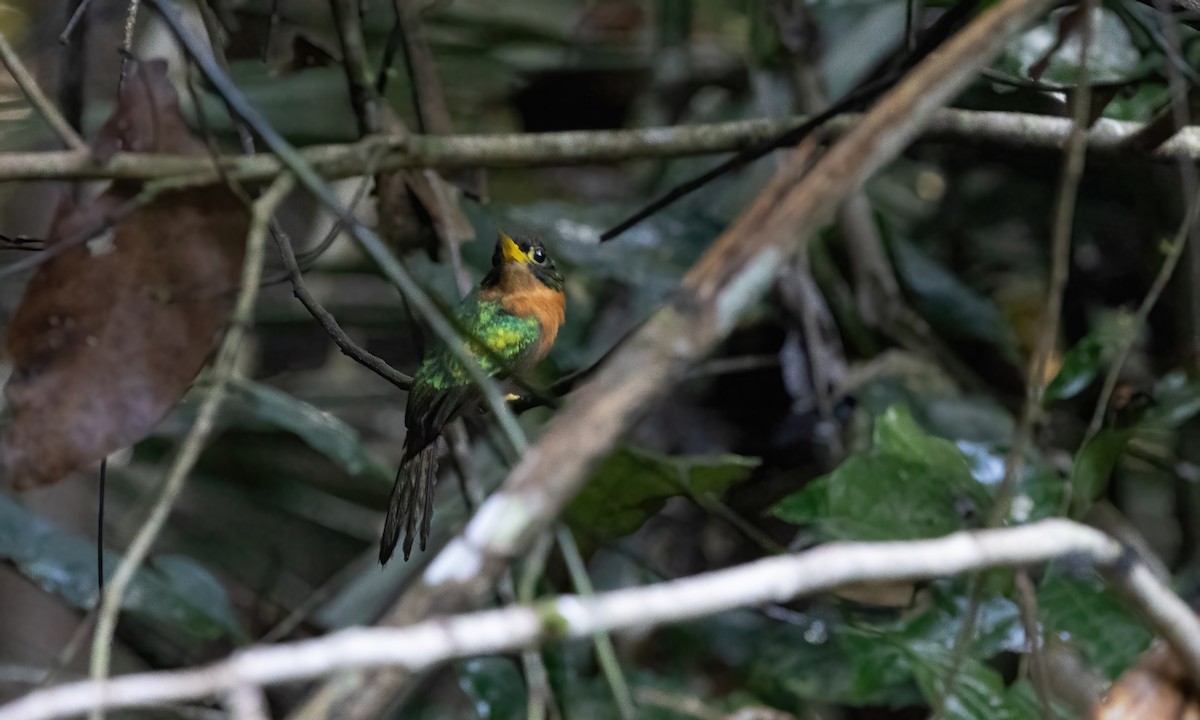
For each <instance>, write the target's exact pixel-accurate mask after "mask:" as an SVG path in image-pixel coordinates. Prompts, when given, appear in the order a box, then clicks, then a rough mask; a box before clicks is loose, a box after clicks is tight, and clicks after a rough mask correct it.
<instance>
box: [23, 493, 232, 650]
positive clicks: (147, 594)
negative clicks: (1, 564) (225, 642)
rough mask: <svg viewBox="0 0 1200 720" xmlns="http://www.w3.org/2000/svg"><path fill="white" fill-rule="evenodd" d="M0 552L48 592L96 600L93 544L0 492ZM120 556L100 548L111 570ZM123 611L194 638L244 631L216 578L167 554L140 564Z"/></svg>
mask: <svg viewBox="0 0 1200 720" xmlns="http://www.w3.org/2000/svg"><path fill="white" fill-rule="evenodd" d="M0 558H3V559H4V560H7V561H8V562H11V563H12V564H13V565H14V566H16V568H17V570H19V571H20V572H21V574H22V575H24V576H25V577H27V578H29V579H30V580H32V581H33V582H34V583H36V584H37V585H38V586H39V587H41V588H42V589H43V590H45V591H46V592H48V593H53V594H54V595H57V596H59V597H61V598H62V599H63V600H65V601H66V602H68V603H70V604H71V605H73V606H75V607H77V608H82V609H87V608H90V607H92V606H93V604H94V603H95V595H96V546H95V544H94V543H91V542H88V541H87V540H84V539H83V538H80V537H76V536H75V535H71V534H69V533H66V532H64V531H62V530H60V529H59V528H58V527H56V526H55V525H53V524H52V523H50V522H48V521H47V520H44V519H42V518H40V517H38V516H37V515H34V514H33V513H31V512H30V511H29V510H27V509H26V508H24V507H22V506H20V505H18V504H16V503H15V502H13V501H12V500H11V499H9V498H8V497H6V496H3V495H0ZM120 562H121V558H120V556H118V555H116V554H115V553H111V552H108V551H107V550H106V551H105V553H104V567H105V569H106V571H107V572H109V573H111V572H113V570H114V569H115V568H116V567H117V565H119V564H120ZM122 608H123V609H124V610H126V611H127V612H129V613H131V614H134V615H140V616H143V617H146V618H150V619H153V620H157V621H160V622H164V623H168V624H170V625H171V626H172V627H175V628H178V629H180V630H182V631H183V632H185V633H187V634H188V635H191V636H193V637H194V638H196V639H197V640H201V641H204V640H212V639H215V638H218V637H221V636H223V635H227V634H232V635H233V636H234V637H236V638H239V639H241V638H243V637H244V635H243V633H242V631H241V629H240V628H239V627H238V625H237V623H236V621H235V620H234V619H233V616H232V614H231V613H230V610H229V599H228V597H227V596H226V595H225V593H224V591H223V590H221V587H220V584H219V583H218V582H217V580H216V579H215V578H213V577H212V576H211V575H210V574H209V573H208V572H207V571H206V570H204V569H203V568H201V567H200V566H199V565H196V564H194V563H187V562H180V561H179V560H178V559H171V558H167V559H166V566H165V569H160V570H151V569H145V568H143V569H142V570H139V571H138V572H137V574H136V575H135V576H134V579H133V582H132V583H131V584H130V586H129V591H128V592H127V593H126V594H125V602H124V604H123V605H122Z"/></svg>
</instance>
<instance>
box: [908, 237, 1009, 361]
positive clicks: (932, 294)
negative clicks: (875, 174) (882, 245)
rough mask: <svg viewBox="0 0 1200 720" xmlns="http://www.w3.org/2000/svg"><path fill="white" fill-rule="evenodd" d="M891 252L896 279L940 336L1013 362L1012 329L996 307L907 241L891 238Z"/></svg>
mask: <svg viewBox="0 0 1200 720" xmlns="http://www.w3.org/2000/svg"><path fill="white" fill-rule="evenodd" d="M891 249H892V256H893V258H894V259H895V263H896V272H897V274H898V276H899V279H900V280H901V281H902V282H903V283H904V285H905V286H907V288H908V289H909V291H910V292H911V293H912V294H913V296H914V300H915V303H916V305H917V307H918V309H919V310H920V311H921V314H922V315H923V316H924V317H925V318H926V319H927V320H928V321H929V324H930V325H932V326H933V327H934V328H935V329H936V330H937V331H938V332H939V333H940V334H941V335H943V336H945V337H948V338H958V339H962V340H974V341H982V342H985V343H988V344H991V345H994V346H995V347H996V348H997V349H998V350H999V351H1000V353H1001V355H1002V356H1003V357H1004V359H1006V360H1008V361H1009V362H1015V361H1016V359H1017V350H1016V341H1015V340H1014V338H1013V334H1012V329H1011V328H1010V327H1009V325H1008V323H1007V322H1006V321H1005V319H1004V316H1003V315H1002V314H1001V312H1000V310H999V309H998V308H997V307H996V305H995V304H993V303H992V302H991V301H990V300H988V299H987V298H985V297H983V296H982V295H980V294H979V293H977V292H975V291H974V290H972V289H971V288H969V287H967V286H966V285H965V284H964V283H963V282H962V281H961V280H959V279H958V278H957V277H956V276H955V275H954V274H953V273H951V272H950V271H948V270H947V269H946V268H944V267H942V266H941V265H940V264H938V263H937V262H936V261H935V260H934V259H933V258H931V257H929V256H928V255H926V254H925V253H924V252H923V251H921V250H920V249H919V248H918V247H917V246H916V245H913V244H912V243H910V242H908V241H907V240H903V239H901V238H898V237H897V238H893V239H892V240H891Z"/></svg>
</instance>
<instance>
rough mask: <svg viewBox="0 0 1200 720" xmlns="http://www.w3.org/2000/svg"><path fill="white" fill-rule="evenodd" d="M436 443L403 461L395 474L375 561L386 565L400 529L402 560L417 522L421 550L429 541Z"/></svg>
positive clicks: (435, 465) (411, 542)
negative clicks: (402, 540)
mask: <svg viewBox="0 0 1200 720" xmlns="http://www.w3.org/2000/svg"><path fill="white" fill-rule="evenodd" d="M437 454H438V443H436V442H432V443H430V444H429V445H428V446H426V447H425V449H423V450H421V451H420V452H418V453H417V454H416V455H413V456H412V457H410V458H408V459H407V460H405V461H404V462H403V463H401V465H400V470H399V471H398V472H397V473H396V484H395V486H393V487H392V499H391V501H390V502H389V503H388V512H387V520H385V521H384V523H383V537H382V538H380V540H379V564H380V565H386V564H387V561H388V560H389V559H391V557H392V553H393V552H395V550H396V542H397V541H398V540H399V539H400V532H401V530H403V532H404V559H405V560H408V556H409V555H410V554H411V553H412V546H413V541H414V540H415V539H416V536H417V522H418V521H420V523H421V550H424V549H425V545H426V544H427V543H428V542H429V526H430V523H431V521H432V520H433V488H434V484H435V483H436V482H437V466H438V455H437Z"/></svg>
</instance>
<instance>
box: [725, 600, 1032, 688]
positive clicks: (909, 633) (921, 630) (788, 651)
mask: <svg viewBox="0 0 1200 720" xmlns="http://www.w3.org/2000/svg"><path fill="white" fill-rule="evenodd" d="M965 606H966V602H965V599H961V600H956V601H955V602H954V604H953V605H952V606H947V605H946V604H945V602H944V601H941V602H939V604H938V605H936V606H935V607H933V608H931V609H929V610H927V611H925V612H921V613H918V614H914V615H909V616H905V617H900V618H896V619H894V620H891V621H875V622H869V621H864V620H858V621H850V620H848V619H847V618H845V617H839V616H837V615H820V616H818V615H814V614H807V613H805V614H800V613H797V614H796V615H797V618H796V622H795V624H793V623H789V624H786V625H784V624H780V623H768V622H766V621H761V622H760V623H759V624H758V625H754V624H752V622H751V620H750V619H749V618H747V619H746V620H745V621H744V622H743V623H742V625H741V627H740V630H741V632H740V633H739V634H738V636H737V637H738V640H737V642H740V643H743V644H744V643H747V642H749V643H756V644H753V645H752V647H753V650H752V652H750V653H749V659H748V660H746V661H745V667H746V672H747V673H748V674H747V684H748V685H749V687H750V688H751V689H752V690H754V691H755V692H758V693H759V694H760V695H762V696H763V697H765V698H767V699H770V700H772V701H774V702H776V703H780V704H781V706H782V705H786V703H788V702H791V703H795V702H797V701H813V700H816V701H821V702H828V703H839V704H847V705H852V706H863V705H891V706H900V705H912V704H918V703H920V702H921V697H922V696H921V694H920V693H919V692H918V686H917V683H916V682H915V680H916V679H918V678H917V676H916V670H917V664H918V663H917V662H914V659H919V658H920V657H921V653H924V654H936V653H942V654H945V655H947V656H948V655H949V653H950V652H951V648H952V646H953V644H954V640H955V638H956V636H957V634H958V632H959V629H960V627H961V624H962V613H963V609H964V608H965ZM976 627H977V634H976V640H975V643H974V644H973V645H972V648H971V657H972V658H973V659H974V661H975V662H978V661H981V660H986V659H989V658H991V657H993V656H995V655H996V654H997V653H999V652H1001V651H1014V650H1019V649H1020V648H1021V647H1022V646H1023V643H1024V634H1023V632H1022V630H1021V625H1020V620H1019V618H1018V612H1017V608H1016V606H1015V604H1014V603H1012V602H1011V601H1009V600H1007V599H1005V598H1001V597H995V598H990V599H988V600H986V601H985V602H984V603H983V605H982V607H981V608H980V613H979V619H978V623H977V625H976ZM717 643H720V640H719V639H717V638H715V637H714V644H717Z"/></svg>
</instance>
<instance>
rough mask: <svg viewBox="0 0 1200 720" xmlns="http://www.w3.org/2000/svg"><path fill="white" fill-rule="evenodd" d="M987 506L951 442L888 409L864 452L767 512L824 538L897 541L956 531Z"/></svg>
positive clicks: (897, 408)
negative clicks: (871, 443) (817, 531)
mask: <svg viewBox="0 0 1200 720" xmlns="http://www.w3.org/2000/svg"><path fill="white" fill-rule="evenodd" d="M989 504H990V498H989V495H988V493H987V491H986V489H985V488H984V486H983V485H981V484H980V483H979V482H977V481H976V480H975V478H974V477H972V475H971V470H970V468H969V466H968V464H967V461H966V459H965V458H964V457H963V455H962V453H961V452H960V451H959V450H958V449H957V448H956V447H955V446H954V444H953V443H951V442H949V441H947V440H944V439H942V438H937V437H934V436H932V435H929V434H927V433H926V432H925V431H924V430H922V429H921V428H920V426H918V425H917V424H916V422H915V421H914V420H913V419H912V416H911V415H910V414H909V412H908V410H907V408H905V407H904V406H893V407H891V408H889V409H888V410H887V411H885V412H884V413H883V414H882V415H880V416H879V417H878V418H876V420H875V429H874V441H873V445H872V447H871V448H870V449H868V450H867V451H866V452H864V453H860V454H858V455H855V456H853V457H851V458H849V459H848V460H846V461H845V462H843V463H842V464H841V465H840V466H839V467H838V468H837V469H836V470H834V471H833V472H832V473H830V474H829V475H825V476H823V477H821V478H819V479H817V480H815V481H813V482H812V483H809V484H808V485H807V486H806V487H805V488H804V489H803V490H801V491H799V492H797V493H795V494H793V495H790V496H788V497H786V498H784V499H783V500H782V501H780V503H779V504H777V505H776V506H775V507H774V508H773V509H772V513H773V514H774V515H776V516H777V517H779V518H781V519H783V520H786V521H788V522H791V523H796V524H800V525H808V524H811V525H815V526H816V527H817V529H818V530H819V532H820V533H821V534H822V535H823V536H824V537H826V538H827V539H830V540H901V539H912V538H921V537H936V536H939V535H945V534H947V533H951V532H954V531H955V530H960V529H962V528H963V527H964V526H965V525H966V522H967V520H968V518H969V517H971V516H974V517H979V516H981V515H982V514H983V513H985V512H986V509H987V507H988V505H989Z"/></svg>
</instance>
